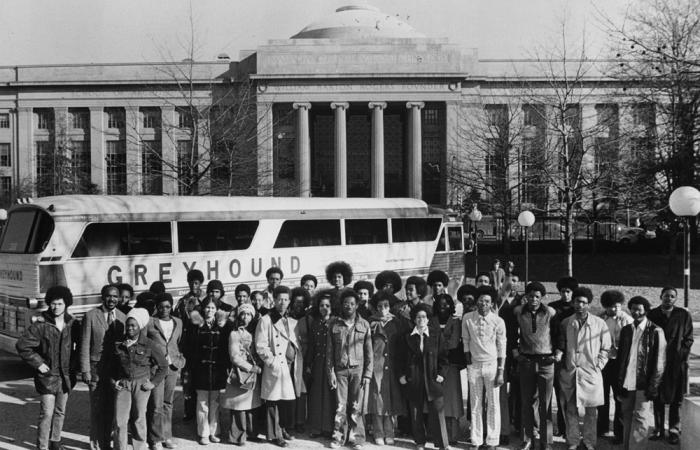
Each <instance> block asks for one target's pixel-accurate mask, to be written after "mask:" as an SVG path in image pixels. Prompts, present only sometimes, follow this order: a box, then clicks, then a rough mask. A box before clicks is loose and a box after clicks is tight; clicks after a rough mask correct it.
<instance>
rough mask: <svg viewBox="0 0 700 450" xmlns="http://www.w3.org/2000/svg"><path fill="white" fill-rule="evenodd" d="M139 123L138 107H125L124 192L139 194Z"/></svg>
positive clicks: (140, 170) (140, 169)
mask: <svg viewBox="0 0 700 450" xmlns="http://www.w3.org/2000/svg"><path fill="white" fill-rule="evenodd" d="M140 125H141V124H140V123H139V107H138V106H132V105H130V106H127V107H126V108H125V123H124V126H125V128H126V130H125V131H126V193H127V194H128V195H139V194H141V173H142V168H141V134H140V130H141V127H140Z"/></svg>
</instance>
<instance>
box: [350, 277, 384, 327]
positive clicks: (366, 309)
mask: <svg viewBox="0 0 700 450" xmlns="http://www.w3.org/2000/svg"><path fill="white" fill-rule="evenodd" d="M352 289H353V290H354V291H355V292H357V296H358V297H359V299H360V302H359V304H358V305H357V314H359V315H360V317H362V318H363V319H365V320H367V321H369V318H370V317H371V316H372V313H373V312H374V308H370V306H371V305H370V298H372V296H373V295H374V286H373V285H372V283H370V282H369V281H367V280H360V281H358V282H357V283H355V284H354V285H353V286H352ZM392 297H393V295H392ZM391 304H392V305H393V304H394V301H393V300H392V301H391Z"/></svg>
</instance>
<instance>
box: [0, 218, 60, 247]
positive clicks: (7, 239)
mask: <svg viewBox="0 0 700 450" xmlns="http://www.w3.org/2000/svg"><path fill="white" fill-rule="evenodd" d="M53 227H54V223H53V219H52V218H51V216H50V215H49V214H48V213H46V212H44V211H42V210H39V209H29V210H19V211H14V212H12V213H10V217H9V218H8V220H7V224H6V225H5V233H4V235H3V237H2V243H1V244H0V252H3V253H40V252H41V251H42V250H44V248H45V247H46V244H47V243H48V242H49V238H50V237H51V234H52V233H53Z"/></svg>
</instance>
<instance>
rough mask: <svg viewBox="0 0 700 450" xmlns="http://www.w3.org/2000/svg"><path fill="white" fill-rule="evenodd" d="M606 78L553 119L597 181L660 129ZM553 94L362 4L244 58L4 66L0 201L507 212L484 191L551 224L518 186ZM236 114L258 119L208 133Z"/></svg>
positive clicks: (585, 81) (548, 196)
mask: <svg viewBox="0 0 700 450" xmlns="http://www.w3.org/2000/svg"><path fill="white" fill-rule="evenodd" d="M566 64H569V63H568V62H565V63H564V70H568V68H567V67H566ZM601 67H602V65H601V64H598V65H593V66H592V67H591V68H590V70H589V71H587V72H586V74H585V76H583V77H581V79H580V86H579V87H578V88H577V89H578V94H577V95H578V97H577V99H574V100H572V101H571V103H570V104H568V103H567V110H566V117H565V118H564V119H563V120H564V121H565V122H566V126H567V127H569V128H570V129H571V133H572V136H574V137H573V141H572V143H571V144H569V143H567V145H571V148H576V146H578V148H583V147H591V148H595V149H596V150H595V151H594V152H591V155H592V156H589V157H587V158H588V159H586V161H587V162H586V164H589V165H591V167H597V168H600V166H601V165H604V164H609V163H611V162H612V161H615V160H617V159H619V157H620V152H624V151H628V150H629V149H628V150H625V148H623V147H625V146H626V145H627V144H621V143H620V142H621V140H620V139H619V136H620V135H621V134H622V133H623V130H632V131H634V132H635V133H637V135H638V138H639V140H640V141H639V146H641V145H643V143H644V142H648V139H646V140H644V139H645V138H646V137H648V134H649V133H653V127H654V111H653V108H652V109H649V107H646V106H644V105H642V106H644V108H642V107H641V106H640V105H634V104H631V103H629V101H626V100H625V98H624V97H620V96H619V95H618V94H619V88H620V86H618V85H617V84H616V83H615V82H614V81H613V80H611V79H608V78H606V77H605V76H604V75H603V70H602V68H601ZM572 70H573V69H572ZM547 81H548V80H547V79H546V77H544V76H543V73H542V72H541V71H539V70H538V68H537V66H536V64H535V62H533V61H526V60H519V61H506V60H483V59H479V57H478V51H477V49H469V48H461V47H459V46H457V45H455V44H452V43H450V42H449V41H448V40H447V39H444V38H435V37H426V36H424V35H423V34H421V33H420V32H418V31H416V30H414V29H413V28H412V27H410V26H409V25H408V24H406V23H405V22H402V21H400V20H399V19H398V18H396V17H394V16H389V15H386V14H384V13H382V12H380V11H379V10H377V9H375V8H372V7H370V6H347V7H342V8H338V9H337V10H336V11H335V12H333V13H332V14H330V15H328V16H327V17H325V18H323V19H321V20H319V21H318V22H314V23H312V24H310V25H308V26H307V27H305V28H303V29H302V30H301V31H300V32H299V33H297V34H296V35H294V36H292V37H291V38H290V39H287V40H275V41H269V42H268V43H267V44H264V45H261V46H259V47H258V48H257V49H256V50H255V51H253V52H248V53H247V54H245V55H242V57H241V58H240V60H239V61H230V60H226V59H223V60H217V61H213V62H191V61H183V62H177V63H158V64H90V65H65V66H21V67H2V68H0V197H1V198H0V201H2V203H3V205H7V204H8V203H10V202H11V201H13V199H14V198H15V197H17V196H36V195H50V194H55V193H64V192H66V193H67V192H83V193H91V192H95V193H97V192H99V193H104V194H165V195H177V194H188V193H199V194H226V195H230V194H239V195H251V194H252V195H281V196H327V197H413V198H422V199H424V200H425V201H426V202H428V203H430V204H436V205H442V206H453V207H454V206H457V207H459V206H461V205H462V204H464V203H466V202H467V201H468V200H469V199H474V197H476V199H477V200H478V201H480V202H485V203H487V204H488V203H489V202H491V203H494V202H502V201H503V200H501V199H499V195H498V193H497V192H496V191H498V189H490V188H489V187H488V185H489V183H490V184H491V186H492V187H493V186H495V185H499V186H501V187H500V188H499V189H501V190H503V189H506V190H507V191H508V192H509V196H508V201H510V202H513V203H517V204H518V205H528V206H529V207H533V208H536V209H540V210H543V211H547V210H549V209H552V208H554V206H556V203H557V202H558V199H557V193H556V192H554V191H552V190H551V189H550V188H548V187H547V186H546V184H543V183H535V182H533V180H531V179H529V178H528V173H529V172H528V171H531V170H532V167H533V165H534V164H535V161H539V160H540V159H546V155H543V154H542V152H543V151H544V150H543V149H545V148H547V145H546V143H547V142H548V140H552V139H557V136H556V133H553V132H552V127H551V126H549V125H548V122H547V118H549V117H554V116H556V112H557V111H556V108H552V107H551V106H550V107H548V106H547V104H546V102H537V101H532V102H530V101H528V98H532V97H533V96H535V95H537V96H540V98H551V97H553V96H555V95H554V94H555V93H553V92H552V87H551V83H548V82H547ZM246 86H249V87H250V88H249V89H250V90H251V91H250V92H249V93H248V95H247V96H246V101H249V102H250V105H247V106H245V108H243V107H242V106H241V104H242V103H241V101H240V97H241V95H240V92H242V91H243V90H245V89H247V88H246ZM232 97H235V98H238V99H239V100H231V98H232ZM572 98H573V97H572ZM237 102H238V103H237ZM231 105H235V109H236V110H239V109H246V110H252V111H253V113H252V114H251V115H245V117H244V118H243V119H241V118H240V117H234V116H235V115H234V114H225V115H222V116H221V118H218V119H216V120H218V121H219V122H224V123H223V125H220V126H218V127H215V126H213V125H212V123H211V121H208V120H204V119H210V118H212V114H213V113H212V111H214V112H218V111H221V110H222V106H225V107H226V108H228V109H229V110H231V109H233V108H232V107H231ZM224 109H225V108H224ZM229 112H230V111H229ZM482 118H483V119H482ZM212 120H214V119H212ZM231 121H238V122H240V124H239V125H236V126H233V127H232V126H230V125H231ZM516 130H517V132H516ZM635 130H636V131H635ZM248 134H249V135H250V136H249V137H250V138H246V139H241V138H240V136H241V135H248ZM231 135H235V136H231ZM477 135H478V136H477ZM474 136H477V137H476V138H475V137H474ZM237 139H238V141H237ZM499 139H500V140H501V141H499ZM503 139H505V140H506V141H507V142H506V144H507V145H503V144H504V142H503ZM642 140H644V142H642ZM499 142H500V144H499ZM480 143H483V144H484V148H490V146H493V147H494V150H492V151H488V150H483V148H482V146H481V144H480ZM499 148H500V149H501V150H498V149H499ZM567 148H568V147H567ZM629 151H633V150H629ZM509 155H510V156H509ZM538 155H539V156H538ZM235 158H238V159H237V160H235V161H233V163H232V162H231V161H232V160H233V159H235ZM222 161H223V162H222ZM503 161H507V163H503ZM470 170H471V171H474V174H475V175H473V176H472V175H471V172H470ZM479 174H482V175H483V176H484V181H483V183H482V184H483V185H484V188H483V189H479V188H478V185H479V183H477V182H474V179H475V178H478V176H480V175H479ZM185 178H186V180H185ZM465 179H466V181H465ZM227 181H228V183H227ZM233 181H237V183H233ZM222 186H223V187H222Z"/></svg>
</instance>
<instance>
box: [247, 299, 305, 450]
mask: <svg viewBox="0 0 700 450" xmlns="http://www.w3.org/2000/svg"><path fill="white" fill-rule="evenodd" d="M273 295H274V302H275V303H274V308H273V309H272V310H270V312H269V313H268V314H267V315H265V316H263V317H262V318H261V319H260V322H258V326H257V328H256V330H255V349H256V351H257V352H258V356H260V358H261V359H262V360H263V362H264V364H265V366H264V367H263V373H262V382H261V386H260V397H261V398H262V399H263V400H265V401H266V403H265V408H266V411H267V417H266V422H267V432H266V435H267V439H268V440H269V441H271V442H272V443H273V444H275V445H277V446H279V447H287V445H288V444H287V442H286V440H290V439H291V438H292V437H291V436H290V435H289V433H287V430H286V429H285V428H286V427H291V426H294V424H293V423H290V422H293V411H294V409H293V408H294V404H293V402H294V401H295V400H296V399H297V398H298V397H299V396H300V395H301V394H302V393H304V392H306V387H305V386H304V379H303V371H304V362H303V356H302V350H301V346H300V345H299V341H298V339H297V336H296V334H295V333H294V329H295V328H296V325H297V321H296V320H295V319H293V318H291V317H288V316H287V309H288V308H289V301H290V299H289V295H290V290H289V288H288V287H286V286H277V287H276V288H275V289H274V291H273ZM285 402H286V403H285ZM280 410H281V411H280ZM281 413H282V414H281ZM285 439H286V440H285Z"/></svg>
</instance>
